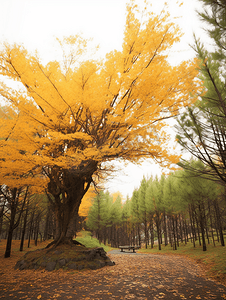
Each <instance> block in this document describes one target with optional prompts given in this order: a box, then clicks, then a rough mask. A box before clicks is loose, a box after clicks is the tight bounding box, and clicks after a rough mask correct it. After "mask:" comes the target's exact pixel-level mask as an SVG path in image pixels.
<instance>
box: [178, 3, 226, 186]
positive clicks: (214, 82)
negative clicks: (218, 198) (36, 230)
mask: <svg viewBox="0 0 226 300" xmlns="http://www.w3.org/2000/svg"><path fill="white" fill-rule="evenodd" d="M200 1H201V2H203V4H204V6H205V9H204V11H203V12H201V13H200V17H201V18H202V20H203V21H204V22H205V24H206V25H207V26H208V27H207V28H208V29H207V32H208V34H209V36H210V38H211V39H212V42H213V46H214V47H213V49H210V51H207V50H206V49H205V48H204V46H203V45H202V43H201V42H200V41H199V40H197V39H195V45H194V49H195V51H196V53H197V57H198V58H199V60H200V75H201V79H202V80H203V85H204V92H203V94H202V97H201V98H200V100H197V101H196V102H195V103H194V105H193V106H191V107H189V108H188V109H187V110H186V112H185V113H184V114H183V115H181V116H180V117H179V118H178V126H177V130H178V135H177V138H178V142H179V143H180V145H181V146H182V147H183V148H184V149H186V150H188V151H189V152H190V153H191V154H192V155H193V156H195V157H196V158H198V159H200V160H201V161H202V162H203V163H204V164H205V165H206V166H208V168H201V169H200V168H198V169H196V172H199V173H200V174H202V173H203V171H204V173H205V174H206V175H208V176H209V178H210V179H214V180H216V179H217V180H220V181H221V182H223V183H224V184H225V182H226V174H225V168H226V121H225V120H226V85H225V82H226V71H225V70H226V39H225V35H226V2H225V1H223V0H217V1H215V0H200ZM181 165H182V166H183V167H191V165H190V164H186V162H185V161H181Z"/></svg>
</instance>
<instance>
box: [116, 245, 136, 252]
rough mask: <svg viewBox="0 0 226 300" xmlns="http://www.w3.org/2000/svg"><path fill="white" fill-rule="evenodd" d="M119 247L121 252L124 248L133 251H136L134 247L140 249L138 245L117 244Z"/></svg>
mask: <svg viewBox="0 0 226 300" xmlns="http://www.w3.org/2000/svg"><path fill="white" fill-rule="evenodd" d="M119 249H121V252H125V251H124V250H129V251H130V250H133V253H136V251H135V250H136V249H140V246H119Z"/></svg>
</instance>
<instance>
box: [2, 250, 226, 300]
mask: <svg viewBox="0 0 226 300" xmlns="http://www.w3.org/2000/svg"><path fill="white" fill-rule="evenodd" d="M108 255H109V256H110V258H111V259H112V260H113V261H115V263H116V265H115V266H112V267H105V268H103V269H98V270H90V271H82V272H76V271H75V272H74V271H73V272H62V271H54V272H47V271H36V272H34V271H29V270H28V271H20V272H18V271H11V273H9V274H7V273H5V274H0V277H1V278H0V299H1V300H3V299H4V300H6V299H7V300H14V299H27V300H33V299H41V300H50V299H58V300H66V299H76V300H80V299H87V300H88V299H89V300H91V299H95V300H97V299H103V300H106V299H123V300H124V299H138V300H144V299H150V300H157V299H167V300H174V299H175V300H176V299H216V300H218V299H219V300H220V299H226V287H225V286H224V285H221V284H218V283H216V282H214V281H211V280H207V279H205V278H204V276H203V275H204V273H203V270H202V269H201V267H200V266H199V265H197V264H196V263H194V262H193V261H192V260H189V259H186V258H183V257H179V256H171V255H152V254H139V253H134V254H133V253H128V252H125V253H121V252H120V251H119V250H114V251H110V252H109V253H108ZM2 275H4V276H2Z"/></svg>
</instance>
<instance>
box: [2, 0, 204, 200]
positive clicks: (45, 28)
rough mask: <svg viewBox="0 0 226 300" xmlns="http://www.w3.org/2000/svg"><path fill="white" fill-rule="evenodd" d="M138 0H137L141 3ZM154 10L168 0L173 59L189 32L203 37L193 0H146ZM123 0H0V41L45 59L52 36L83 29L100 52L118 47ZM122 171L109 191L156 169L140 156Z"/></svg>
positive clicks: (51, 54) (128, 187)
mask: <svg viewBox="0 0 226 300" xmlns="http://www.w3.org/2000/svg"><path fill="white" fill-rule="evenodd" d="M143 2H144V1H142V0H137V1H136V3H138V4H140V5H142V4H143ZM149 2H150V3H152V9H153V10H154V11H155V12H156V13H158V12H160V11H161V9H162V8H163V6H164V3H165V2H168V4H169V10H170V13H171V16H172V18H174V17H179V18H177V19H175V22H178V23H179V25H180V27H181V29H182V31H183V32H184V33H185V34H184V36H183V38H182V40H181V42H180V44H178V45H177V47H176V48H174V49H173V52H172V55H171V59H172V62H173V63H176V62H179V61H181V60H187V59H189V58H192V57H194V52H193V51H192V50H191V48H190V47H189V44H192V43H193V33H196V34H197V36H199V37H202V38H203V31H202V29H201V27H202V24H201V23H200V21H199V19H198V16H197V13H196V12H195V10H196V9H200V8H201V5H200V2H199V1H198V0H184V1H183V2H184V4H183V5H182V6H181V7H178V5H177V4H176V3H177V2H181V1H176V0H168V1H166V0H152V1H151V0H150V1H149ZM126 3H127V1H126V0H0V11H1V17H0V41H1V42H4V41H7V42H9V43H14V42H15V43H19V44H21V43H23V44H24V46H25V47H26V48H27V49H28V50H29V51H34V50H36V49H37V50H38V52H39V53H40V55H41V57H43V59H45V60H46V61H48V60H52V59H54V58H55V57H56V55H57V51H56V41H55V38H56V37H58V38H62V37H63V36H69V35H74V34H78V33H83V35H84V37H86V38H93V39H94V42H95V43H96V44H99V45H100V49H101V50H100V55H102V56H104V55H105V54H106V53H107V52H109V51H111V50H114V49H118V50H120V48H121V44H122V39H123V31H124V25H125V18H126ZM123 169H124V171H122V172H121V173H117V174H116V175H115V178H114V179H112V180H109V184H108V187H109V189H110V192H116V191H120V192H121V193H122V194H123V196H124V197H126V195H129V196H131V195H132V192H133V190H134V188H136V187H139V185H140V181H141V180H142V177H143V176H146V177H150V176H151V174H152V175H156V174H160V173H161V171H160V168H159V167H158V166H156V165H154V164H152V165H151V164H149V163H148V162H145V163H144V164H142V165H141V166H134V165H131V164H129V165H128V166H127V167H126V168H123Z"/></svg>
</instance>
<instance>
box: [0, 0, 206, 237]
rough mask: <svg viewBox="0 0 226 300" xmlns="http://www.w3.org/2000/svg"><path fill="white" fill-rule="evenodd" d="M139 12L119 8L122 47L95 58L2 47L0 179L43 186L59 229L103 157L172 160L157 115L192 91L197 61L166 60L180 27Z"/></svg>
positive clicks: (78, 41)
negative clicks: (45, 57) (44, 57)
mask: <svg viewBox="0 0 226 300" xmlns="http://www.w3.org/2000/svg"><path fill="white" fill-rule="evenodd" d="M139 13H140V12H139V10H138V9H137V7H136V5H134V3H133V2H131V3H130V4H129V5H128V6H127V18H126V25H125V31H124V40H123V45H122V50H121V51H112V52H111V53H109V54H107V55H106V57H105V58H104V59H103V60H102V61H95V60H92V59H88V60H85V61H78V60H76V59H72V58H74V57H72V56H69V57H65V59H64V62H63V63H62V62H61V61H51V62H49V63H47V64H46V65H43V64H42V62H41V61H40V59H39V58H38V57H37V56H33V55H31V54H29V53H28V52H27V51H26V49H25V48H24V47H23V46H21V45H13V46H10V45H7V44H6V45H5V46H4V47H3V48H2V49H1V51H0V75H1V77H2V79H3V80H2V82H1V86H0V95H1V96H2V97H3V98H4V100H5V102H6V106H5V107H4V109H2V110H1V119H0V126H1V147H0V156H1V175H0V178H1V182H2V183H4V184H7V185H9V186H13V187H14V186H20V185H21V184H23V185H24V184H25V182H26V183H27V184H28V185H36V186H38V188H40V187H46V188H47V192H48V193H49V194H51V195H52V196H53V197H49V199H50V201H52V204H53V205H55V207H57V208H56V215H58V217H57V218H58V219H59V220H61V221H60V223H59V226H58V227H57V231H59V236H63V235H65V234H66V232H67V229H68V226H69V222H70V220H72V218H73V216H75V215H76V214H77V212H78V209H79V205H80V203H81V199H82V197H83V196H84V194H85V193H86V192H87V191H88V189H89V187H90V184H91V183H92V182H93V180H94V179H93V174H97V175H98V174H100V172H101V171H102V168H103V162H106V161H111V160H114V159H119V158H120V159H123V160H128V161H132V162H135V163H136V162H138V160H139V159H141V158H147V157H151V158H154V159H156V160H158V161H159V162H161V163H162V164H163V165H165V166H166V165H168V164H170V163H175V162H177V160H178V156H177V155H173V154H170V152H168V151H167V135H166V133H165V132H164V126H165V120H166V119H167V118H169V117H172V116H175V115H177V114H178V111H179V109H180V108H182V107H184V106H187V105H189V104H191V101H194V99H192V98H191V97H190V94H191V93H192V94H193V95H198V94H199V92H200V84H199V81H198V80H197V78H196V76H197V61H196V60H193V61H184V62H182V63H181V64H179V65H178V66H171V65H170V64H169V62H168V60H167V54H168V52H169V49H170V48H171V47H172V46H173V45H174V43H176V42H178V41H179V40H180V36H181V33H180V30H179V28H178V27H177V26H176V25H175V24H173V23H172V22H170V19H169V17H170V16H169V14H168V13H167V12H162V14H161V15H154V14H152V13H148V12H147V13H146V14H144V15H143V20H144V21H142V22H141V21H140V15H139ZM65 43H66V45H72V46H74V47H77V48H76V50H75V52H74V53H75V54H76V55H80V54H81V53H83V52H85V51H86V50H87V47H86V41H84V40H83V39H82V38H80V37H78V36H74V37H69V38H66V39H65ZM5 79H7V80H5ZM12 81H13V82H17V85H16V87H15V84H12ZM66 207H67V209H66ZM62 220H64V222H63V221H62ZM66 220H67V221H66ZM63 223H65V224H64V225H62V224H63ZM60 224H61V225H60ZM63 228H64V229H63Z"/></svg>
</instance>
